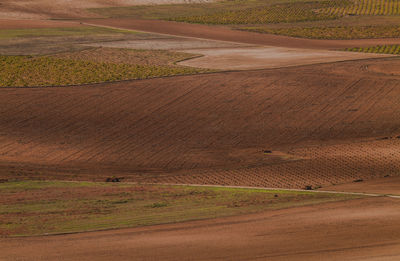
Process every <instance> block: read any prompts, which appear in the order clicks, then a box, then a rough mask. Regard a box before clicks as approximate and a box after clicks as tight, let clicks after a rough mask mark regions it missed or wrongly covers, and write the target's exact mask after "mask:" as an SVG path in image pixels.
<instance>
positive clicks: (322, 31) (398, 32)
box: [241, 25, 400, 40]
mask: <svg viewBox="0 0 400 261" xmlns="http://www.w3.org/2000/svg"><path fill="white" fill-rule="evenodd" d="M241 30H245V31H251V32H258V33H270V34H277V35H286V36H291V37H301V38H310V39H329V40H349V39H372V38H396V37H400V26H397V25H389V26H336V27H289V28H266V27H260V26H255V27H243V28H241Z"/></svg>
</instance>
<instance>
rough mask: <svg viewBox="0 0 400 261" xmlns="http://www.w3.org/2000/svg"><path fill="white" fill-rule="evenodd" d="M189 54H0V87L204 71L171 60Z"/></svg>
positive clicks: (61, 83) (125, 52) (85, 82)
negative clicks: (177, 64) (176, 63)
mask: <svg viewBox="0 0 400 261" xmlns="http://www.w3.org/2000/svg"><path fill="white" fill-rule="evenodd" d="M190 56H191V55H186V54H178V53H173V52H168V51H141V50H136V51H135V50H118V49H117V50H110V49H101V48H97V49H91V50H89V51H87V50H84V51H80V52H75V53H67V54H61V55H54V56H1V55H0V87H7V86H15V87H28V86H59V85H77V84H87V83H99V82H112V81H120V80H130V79H147V78H153V77H163V76H172V75H182V74H194V73H200V72H205V71H207V70H204V69H196V68H190V67H183V66H176V65H175V64H174V63H175V62H176V61H179V60H182V59H184V58H188V57H190Z"/></svg>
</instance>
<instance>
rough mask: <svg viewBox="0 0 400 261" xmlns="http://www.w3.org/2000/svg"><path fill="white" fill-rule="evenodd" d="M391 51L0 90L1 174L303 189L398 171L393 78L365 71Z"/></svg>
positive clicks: (399, 141)
mask: <svg viewBox="0 0 400 261" xmlns="http://www.w3.org/2000/svg"><path fill="white" fill-rule="evenodd" d="M394 61H398V60H397V59H382V60H365V61H358V62H341V63H332V64H324V65H310V66H302V67H292V68H282V69H271V70H260V71H248V72H230V73H215V74H206V75H197V76H183V77H174V78H164V79H153V80H143V81H131V82H121V83H114V84H100V85H94V86H87V87H85V88H83V87H79V86H78V87H70V88H40V89H13V88H2V89H0V102H1V104H2V107H1V111H0V115H1V117H0V126H1V129H0V132H1V133H2V136H1V140H0V144H1V146H0V161H1V164H2V166H3V168H2V170H3V171H4V173H2V174H1V176H2V177H4V178H15V177H18V178H37V179H44V178H50V177H52V178H56V179H88V180H100V181H102V180H104V179H105V178H106V177H107V176H110V175H121V176H124V177H126V178H127V179H128V180H130V181H140V182H162V183H165V182H166V183H194V184H226V185H251V186H264V187H286V188H303V187H304V186H306V185H313V186H321V185H330V184H338V183H345V182H351V181H353V180H355V179H359V178H363V179H370V178H375V177H383V176H385V175H398V173H399V170H400V165H399V160H398V159H399V157H400V155H399V150H398V147H399V146H400V139H398V138H397V137H398V136H399V129H398V126H399V119H400V117H399V115H398V112H399V111H400V108H399V109H396V108H398V106H399V103H398V99H397V97H398V95H399V91H400V89H399V88H398V86H399V77H400V76H398V75H391V74H389V75H382V74H381V73H372V72H370V71H366V70H367V69H366V68H369V67H370V65H371V64H374V65H375V66H377V65H380V66H381V67H388V68H390V67H391V66H393V65H395V64H397V63H395V62H394ZM378 148H379V153H377V150H378ZM264 150H271V151H272V153H264ZM10 168H13V169H12V171H11V172H10V171H9V170H10ZM277 173H279V175H277ZM305 177H307V178H305Z"/></svg>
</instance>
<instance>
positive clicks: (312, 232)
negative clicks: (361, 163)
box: [0, 198, 400, 261]
mask: <svg viewBox="0 0 400 261" xmlns="http://www.w3.org/2000/svg"><path fill="white" fill-rule="evenodd" d="M399 219H400V207H399V201H398V200H396V199H389V198H368V199H362V200H353V201H348V202H345V203H343V202H337V203H328V204H325V205H316V206H311V207H300V208H292V209H287V210H278V211H270V212H266V213H260V214H254V215H247V216H241V217H230V218H223V219H216V220H205V221H196V222H187V223H182V224H172V225H160V226H152V227H144V228H137V229H124V230H113V231H104V232H94V233H83V234H75V235H63V236H49V237H37V238H19V239H18V238H16V239H6V240H4V239H0V259H1V260H4V261H7V260H20V259H21V258H22V259H24V258H25V257H27V256H29V259H30V260H60V259H62V260H110V259H118V260H188V259H190V260H271V261H272V260H273V261H277V260H285V261H288V260H296V261H299V260H304V261H313V260H324V261H330V260H335V261H336V260H352V261H356V260H359V261H361V260H362V261H378V260H379V261H383V260H398V259H399V258H400V239H399V238H400V224H399V222H398V220H399ZM71 249H73V251H71Z"/></svg>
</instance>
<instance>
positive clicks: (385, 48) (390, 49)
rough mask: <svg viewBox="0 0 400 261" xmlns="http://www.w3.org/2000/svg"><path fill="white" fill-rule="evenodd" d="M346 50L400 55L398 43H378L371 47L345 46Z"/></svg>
mask: <svg viewBox="0 0 400 261" xmlns="http://www.w3.org/2000/svg"><path fill="white" fill-rule="evenodd" d="M345 50H346V51H350V52H362V53H382V54H397V55H400V45H398V44H394V45H378V46H371V47H354V48H347V49H345Z"/></svg>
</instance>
